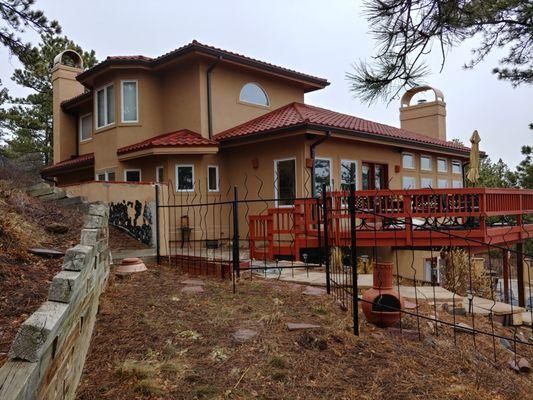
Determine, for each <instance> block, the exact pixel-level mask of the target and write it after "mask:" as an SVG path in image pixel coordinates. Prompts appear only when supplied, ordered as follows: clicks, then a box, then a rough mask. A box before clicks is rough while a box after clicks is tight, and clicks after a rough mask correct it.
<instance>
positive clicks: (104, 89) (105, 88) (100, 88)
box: [94, 82, 117, 132]
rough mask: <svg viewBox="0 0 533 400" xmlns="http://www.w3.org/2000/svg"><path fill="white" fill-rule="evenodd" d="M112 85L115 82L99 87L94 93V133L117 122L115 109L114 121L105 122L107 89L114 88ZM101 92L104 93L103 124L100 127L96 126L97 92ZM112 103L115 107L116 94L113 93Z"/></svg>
mask: <svg viewBox="0 0 533 400" xmlns="http://www.w3.org/2000/svg"><path fill="white" fill-rule="evenodd" d="M114 85H115V82H111V83H108V84H107V85H104V86H100V87H99V88H98V89H96V90H95V91H94V122H95V126H96V128H95V129H94V131H95V132H96V131H99V130H102V129H104V128H107V127H109V126H111V125H114V124H116V122H117V110H116V109H115V113H114V114H115V120H114V121H113V122H109V121H108V120H107V114H108V112H107V90H108V88H109V87H111V86H113V88H114ZM101 90H103V91H104V120H105V124H104V125H102V126H98V92H99V91H101ZM113 97H114V98H113V101H114V102H115V105H116V92H115V91H113Z"/></svg>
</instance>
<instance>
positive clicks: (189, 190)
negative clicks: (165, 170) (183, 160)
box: [175, 164, 195, 192]
mask: <svg viewBox="0 0 533 400" xmlns="http://www.w3.org/2000/svg"><path fill="white" fill-rule="evenodd" d="M180 167H191V169H192V188H191V189H179V188H178V185H179V179H178V169H179V168H180ZM175 170H176V192H194V187H195V182H194V164H176V169H175Z"/></svg>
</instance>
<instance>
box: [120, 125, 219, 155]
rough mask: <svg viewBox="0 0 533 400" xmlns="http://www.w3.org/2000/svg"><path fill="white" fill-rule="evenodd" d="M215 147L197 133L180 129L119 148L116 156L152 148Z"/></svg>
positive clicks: (214, 144)
mask: <svg viewBox="0 0 533 400" xmlns="http://www.w3.org/2000/svg"><path fill="white" fill-rule="evenodd" d="M194 146H200V147H217V146H218V143H217V142H215V141H214V140H210V139H207V138H205V137H203V136H202V135H200V134H199V133H196V132H193V131H190V130H188V129H182V130H179V131H176V132H171V133H165V134H163V135H159V136H156V137H153V138H150V139H147V140H144V141H142V142H139V143H135V144H132V145H129V146H125V147H121V148H120V149H118V150H117V154H124V153H129V152H132V151H138V150H144V149H150V148H154V147H194Z"/></svg>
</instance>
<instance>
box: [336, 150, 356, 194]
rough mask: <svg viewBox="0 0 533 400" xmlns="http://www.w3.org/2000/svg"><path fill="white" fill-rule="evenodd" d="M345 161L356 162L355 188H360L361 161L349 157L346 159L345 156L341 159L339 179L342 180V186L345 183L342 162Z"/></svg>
mask: <svg viewBox="0 0 533 400" xmlns="http://www.w3.org/2000/svg"><path fill="white" fill-rule="evenodd" d="M343 162H347V163H354V164H355V190H358V188H359V186H360V185H359V162H358V160H348V159H345V158H342V159H341V161H340V169H339V180H340V184H341V188H342V185H343V184H344V183H343V182H342V171H343V166H342V163H343Z"/></svg>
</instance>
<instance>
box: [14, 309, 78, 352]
mask: <svg viewBox="0 0 533 400" xmlns="http://www.w3.org/2000/svg"><path fill="white" fill-rule="evenodd" d="M67 311H68V304H64V303H58V302H55V301H46V302H45V303H44V304H43V305H41V307H39V309H38V310H37V311H35V312H34V313H33V314H32V315H30V317H29V318H28V319H27V320H26V321H24V323H23V324H22V325H21V326H20V329H19V331H18V332H17V336H15V340H14V341H13V344H12V345H11V349H10V350H9V358H11V359H20V360H26V361H30V362H37V361H39V358H40V356H41V355H42V354H43V352H44V350H45V349H46V348H47V346H48V345H51V344H52V342H53V340H54V338H55V334H56V331H57V329H58V327H59V325H60V324H61V321H62V320H63V318H64V317H65V314H66V313H67Z"/></svg>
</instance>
